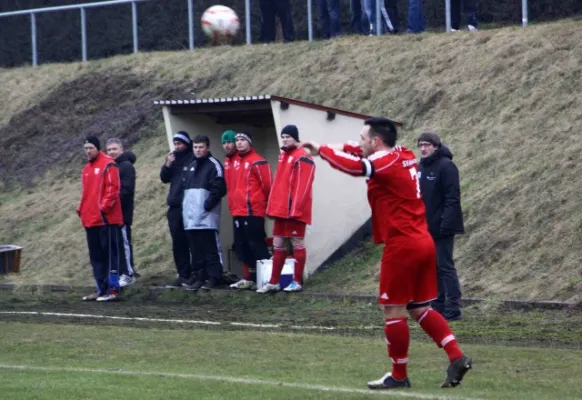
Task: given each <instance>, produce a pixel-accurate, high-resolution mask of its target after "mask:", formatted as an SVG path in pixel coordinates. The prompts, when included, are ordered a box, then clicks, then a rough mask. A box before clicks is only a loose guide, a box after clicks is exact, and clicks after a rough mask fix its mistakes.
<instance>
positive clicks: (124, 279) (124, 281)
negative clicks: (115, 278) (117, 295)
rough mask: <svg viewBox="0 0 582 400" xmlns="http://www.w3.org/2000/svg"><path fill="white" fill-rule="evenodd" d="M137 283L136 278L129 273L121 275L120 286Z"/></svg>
mask: <svg viewBox="0 0 582 400" xmlns="http://www.w3.org/2000/svg"><path fill="white" fill-rule="evenodd" d="M134 283H135V278H134V277H133V276H129V275H121V276H120V277H119V287H126V286H131V285H133V284H134Z"/></svg>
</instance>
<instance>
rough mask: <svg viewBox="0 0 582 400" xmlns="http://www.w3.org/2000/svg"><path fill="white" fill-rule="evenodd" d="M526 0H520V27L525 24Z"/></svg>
mask: <svg viewBox="0 0 582 400" xmlns="http://www.w3.org/2000/svg"><path fill="white" fill-rule="evenodd" d="M527 22H528V19H527V0H521V27H522V28H525V27H526V26H527Z"/></svg>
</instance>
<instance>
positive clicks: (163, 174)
mask: <svg viewBox="0 0 582 400" xmlns="http://www.w3.org/2000/svg"><path fill="white" fill-rule="evenodd" d="M173 141H174V151H172V152H170V154H169V155H168V158H167V159H166V162H165V163H164V165H163V166H162V170H161V171H160V179H161V181H162V182H163V183H169V184H170V190H169V192H168V197H167V200H166V202H167V205H168V211H167V217H168V225H169V227H170V235H171V236H172V253H173V254H174V263H175V264H176V270H177V271H178V276H177V278H176V280H175V281H173V282H172V283H171V284H169V285H168V286H170V287H181V286H182V284H183V283H186V282H187V281H188V280H189V279H190V278H191V275H192V257H191V255H190V248H189V246H188V238H187V236H186V231H185V230H184V222H183V220H182V200H183V198H184V183H183V174H184V171H185V170H186V169H187V168H188V166H189V165H190V164H191V163H192V160H193V159H194V154H193V153H192V140H191V139H190V136H189V135H188V133H187V132H185V131H179V132H177V133H176V134H175V135H174V137H173Z"/></svg>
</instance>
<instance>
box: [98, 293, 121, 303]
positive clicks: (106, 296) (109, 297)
mask: <svg viewBox="0 0 582 400" xmlns="http://www.w3.org/2000/svg"><path fill="white" fill-rule="evenodd" d="M115 300H117V292H115V291H113V290H112V291H110V292H109V293H107V294H104V295H103V296H99V297H97V301H115Z"/></svg>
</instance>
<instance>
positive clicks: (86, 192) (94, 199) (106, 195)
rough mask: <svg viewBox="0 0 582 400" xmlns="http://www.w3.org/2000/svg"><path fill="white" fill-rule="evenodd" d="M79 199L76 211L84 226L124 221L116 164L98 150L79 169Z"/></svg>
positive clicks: (113, 223)
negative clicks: (96, 154) (94, 156)
mask: <svg viewBox="0 0 582 400" xmlns="http://www.w3.org/2000/svg"><path fill="white" fill-rule="evenodd" d="M81 186H82V192H81V202H80V203H79V206H78V207H77V214H79V216H80V217H81V222H82V223H83V226H84V227H85V228H91V227H94V226H103V225H123V214H122V213H121V200H120V198H119V193H120V190H121V189H120V188H121V182H120V180H119V168H118V167H117V164H116V163H115V160H113V158H111V157H109V156H107V155H105V154H104V153H102V152H99V155H98V156H97V158H96V159H95V160H93V161H90V162H88V163H87V165H85V167H84V168H83V171H82V172H81Z"/></svg>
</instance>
